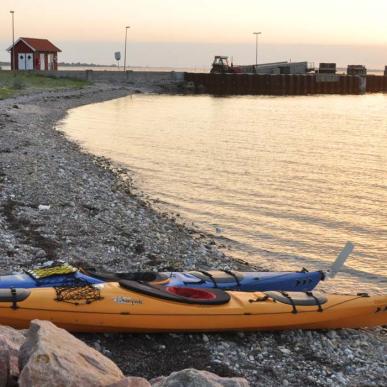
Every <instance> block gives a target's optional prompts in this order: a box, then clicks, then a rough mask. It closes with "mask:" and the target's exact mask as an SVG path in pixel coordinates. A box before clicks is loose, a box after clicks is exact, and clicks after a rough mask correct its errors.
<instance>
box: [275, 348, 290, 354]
mask: <svg viewBox="0 0 387 387" xmlns="http://www.w3.org/2000/svg"><path fill="white" fill-rule="evenodd" d="M278 349H279V350H280V351H281V352H282V353H283V354H284V355H290V354H291V353H292V351H291V350H290V349H288V348H285V347H278Z"/></svg>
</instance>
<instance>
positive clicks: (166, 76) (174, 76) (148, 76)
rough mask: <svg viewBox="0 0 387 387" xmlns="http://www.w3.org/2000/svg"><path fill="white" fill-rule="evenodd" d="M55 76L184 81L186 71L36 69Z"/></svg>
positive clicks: (147, 81) (105, 80)
mask: <svg viewBox="0 0 387 387" xmlns="http://www.w3.org/2000/svg"><path fill="white" fill-rule="evenodd" d="M35 73H36V74H42V75H45V76H49V77H54V78H72V79H82V80H86V81H92V82H93V81H94V82H121V83H149V84H153V83H168V82H172V83H175V82H182V81H183V80H184V73H183V72H177V71H98V70H82V71H77V70H75V71H71V70H59V71H36V72H35Z"/></svg>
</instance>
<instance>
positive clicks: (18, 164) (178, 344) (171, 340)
mask: <svg viewBox="0 0 387 387" xmlns="http://www.w3.org/2000/svg"><path fill="white" fill-rule="evenodd" d="M161 91H163V92H165V88H163V89H158V88H157V87H156V86H152V88H151V87H149V86H146V85H143V84H142V85H128V86H126V85H125V86H122V85H116V84H102V83H101V84H98V83H96V84H93V85H90V86H86V87H84V88H82V89H76V90H75V89H74V90H73V89H67V90H60V91H39V92H30V93H25V94H24V95H19V96H17V97H14V98H9V99H5V100H2V101H0V270H1V272H2V273H8V272H10V271H15V270H18V269H20V268H22V267H25V266H28V265H31V264H38V263H42V262H45V261H47V260H56V259H61V260H64V261H68V262H71V263H74V264H79V265H85V266H93V267H95V268H97V269H99V270H109V271H131V270H157V271H168V270H191V269H198V268H200V269H203V270H206V269H238V270H246V269H249V270H255V269H259V268H258V267H251V266H249V265H248V264H247V263H244V262H242V261H239V260H236V259H233V257H232V256H230V255H228V254H226V253H225V252H224V251H222V250H221V249H219V248H218V247H217V245H216V242H215V241H214V239H213V238H212V237H211V235H207V234H205V233H204V232H201V231H200V230H198V229H195V228H192V227H190V225H189V224H184V223H182V222H179V221H177V219H176V215H175V214H169V213H163V212H160V211H158V210H156V209H154V208H153V207H152V204H151V201H149V200H148V199H147V196H146V195H145V194H143V193H140V192H139V191H138V189H137V188H136V187H134V186H133V183H132V178H131V177H132V174H131V171H130V170H128V169H127V168H125V167H123V166H120V165H116V164H113V163H111V162H110V161H109V160H107V159H105V158H101V157H96V156H94V155H92V154H89V153H87V152H86V151H84V150H83V149H82V148H81V147H80V146H79V144H76V143H74V142H71V141H70V140H69V139H67V138H66V137H65V136H64V134H63V133H61V132H60V131H59V130H57V129H56V126H57V123H58V122H59V121H60V120H61V119H62V118H63V117H64V116H65V115H66V112H67V111H68V109H71V108H74V107H77V106H80V105H84V104H90V103H97V102H100V101H105V100H108V99H113V98H119V97H122V96H126V95H130V94H133V93H157V92H161ZM77 337H78V338H80V339H81V340H82V341H84V342H85V343H87V344H88V345H90V346H91V347H93V348H95V349H96V350H97V351H98V352H100V353H102V354H103V355H105V356H107V357H108V358H110V359H111V360H112V361H113V362H115V363H116V364H117V366H118V367H119V368H120V369H121V371H122V372H123V374H124V375H128V376H129V375H130V376H141V377H144V378H146V379H152V378H155V377H157V376H160V375H168V374H170V373H171V372H174V371H179V370H182V369H184V368H196V369H201V370H206V371H211V372H213V373H216V374H218V375H220V376H227V377H233V376H237V377H243V378H246V379H247V381H248V382H249V383H250V385H251V386H256V385H265V386H278V385H284V386H293V385H294V386H296V385H300V384H303V385H311V386H328V385H332V386H338V385H340V386H341V385H343V386H344V385H351V386H383V385H386V384H387V376H386V369H387V367H386V366H387V330H386V328H382V327H380V328H376V329H364V330H349V329H346V330H338V331H334V330H332V331H322V332H318V331H291V332H282V333H273V332H255V333H227V334H147V335H140V334H101V335H97V334H93V335H91V334H79V335H77Z"/></svg>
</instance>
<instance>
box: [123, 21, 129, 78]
mask: <svg viewBox="0 0 387 387" xmlns="http://www.w3.org/2000/svg"><path fill="white" fill-rule="evenodd" d="M128 28H130V26H126V27H125V54H124V71H126V42H127V40H128Z"/></svg>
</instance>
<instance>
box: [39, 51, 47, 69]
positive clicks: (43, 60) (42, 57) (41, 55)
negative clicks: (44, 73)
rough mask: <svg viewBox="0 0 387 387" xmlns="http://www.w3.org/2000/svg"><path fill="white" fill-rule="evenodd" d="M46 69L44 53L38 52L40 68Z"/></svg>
mask: <svg viewBox="0 0 387 387" xmlns="http://www.w3.org/2000/svg"><path fill="white" fill-rule="evenodd" d="M45 69H46V61H45V55H44V54H42V53H40V70H45Z"/></svg>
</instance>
